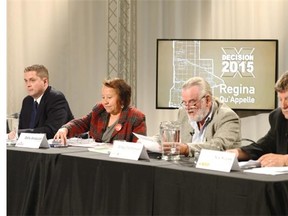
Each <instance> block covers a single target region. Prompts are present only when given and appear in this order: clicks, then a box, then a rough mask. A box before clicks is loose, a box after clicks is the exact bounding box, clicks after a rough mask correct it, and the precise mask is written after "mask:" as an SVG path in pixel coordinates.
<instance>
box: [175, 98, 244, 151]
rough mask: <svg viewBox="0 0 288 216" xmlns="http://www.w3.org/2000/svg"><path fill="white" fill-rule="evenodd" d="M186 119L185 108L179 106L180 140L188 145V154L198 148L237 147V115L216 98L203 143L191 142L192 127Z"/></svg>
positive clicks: (239, 126) (238, 119) (239, 130)
mask: <svg viewBox="0 0 288 216" xmlns="http://www.w3.org/2000/svg"><path fill="white" fill-rule="evenodd" d="M188 120H189V119H188V115H187V113H186V110H185V109H183V108H180V109H179V112H178V121H179V122H181V142H182V143H187V144H188V145H189V149H190V156H193V154H194V151H195V150H200V149H202V148H205V149H215V150H226V149H230V148H237V147H239V146H240V144H241V125H240V118H239V116H238V115H237V114H236V113H235V112H234V111H233V110H232V109H231V108H229V107H228V106H227V105H226V104H223V103H221V102H220V101H219V100H218V99H215V98H214V99H213V110H212V116H211V120H210V122H209V123H208V125H207V128H206V131H205V134H204V137H205V139H206V142H205V143H203V144H195V143H194V144H193V143H191V141H192V135H191V133H193V128H192V126H191V125H190V124H189V121H188Z"/></svg>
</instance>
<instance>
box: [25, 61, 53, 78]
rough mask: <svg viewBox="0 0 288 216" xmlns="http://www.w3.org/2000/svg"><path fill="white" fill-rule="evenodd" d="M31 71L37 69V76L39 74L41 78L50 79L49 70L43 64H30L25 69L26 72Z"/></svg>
mask: <svg viewBox="0 0 288 216" xmlns="http://www.w3.org/2000/svg"><path fill="white" fill-rule="evenodd" d="M29 71H36V73H37V76H39V77H40V78H41V79H43V78H47V79H48V80H49V73H48V70H47V68H46V67H45V66H43V65H38V64H34V65H31V66H28V67H26V68H25V69H24V73H25V72H29Z"/></svg>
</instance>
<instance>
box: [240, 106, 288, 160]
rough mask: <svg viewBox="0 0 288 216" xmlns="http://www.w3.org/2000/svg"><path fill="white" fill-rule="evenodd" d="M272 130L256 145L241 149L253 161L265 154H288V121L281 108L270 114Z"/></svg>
mask: <svg viewBox="0 0 288 216" xmlns="http://www.w3.org/2000/svg"><path fill="white" fill-rule="evenodd" d="M269 124H270V129H269V131H268V133H267V134H266V135H265V136H264V137H262V138H261V139H259V140H258V141H257V142H256V143H254V144H251V145H248V146H244V147H242V148H241V149H242V150H243V151H245V152H247V153H248V154H249V155H250V158H251V159H254V160H256V159H258V158H259V157H261V156H262V155H264V154H267V153H275V154H288V119H286V118H285V117H284V115H283V113H282V111H281V109H280V108H277V109H275V110H273V111H272V112H271V113H270V114H269Z"/></svg>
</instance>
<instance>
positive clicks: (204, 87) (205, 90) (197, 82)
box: [182, 77, 212, 96]
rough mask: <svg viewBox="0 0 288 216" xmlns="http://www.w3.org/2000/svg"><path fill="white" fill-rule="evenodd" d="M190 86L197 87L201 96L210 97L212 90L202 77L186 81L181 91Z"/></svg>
mask: <svg viewBox="0 0 288 216" xmlns="http://www.w3.org/2000/svg"><path fill="white" fill-rule="evenodd" d="M192 86H199V89H200V91H201V95H207V94H208V95H210V96H212V90H211V87H210V84H209V83H208V82H207V81H206V80H205V79H204V78H202V77H192V78H190V79H188V80H187V81H186V82H185V83H184V84H183V85H182V89H187V88H190V87H192Z"/></svg>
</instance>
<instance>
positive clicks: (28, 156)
mask: <svg viewBox="0 0 288 216" xmlns="http://www.w3.org/2000/svg"><path fill="white" fill-rule="evenodd" d="M74 151H77V152H79V151H87V149H83V148H65V149H61V148H58V149H56V148H53V149H52V148H51V149H29V148H17V147H7V215H38V214H39V211H40V208H41V206H42V205H45V203H44V196H45V194H46V190H47V187H48V185H49V184H50V182H51V175H52V173H53V172H54V169H55V166H56V163H57V160H58V158H59V156H60V154H61V153H62V152H74Z"/></svg>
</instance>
